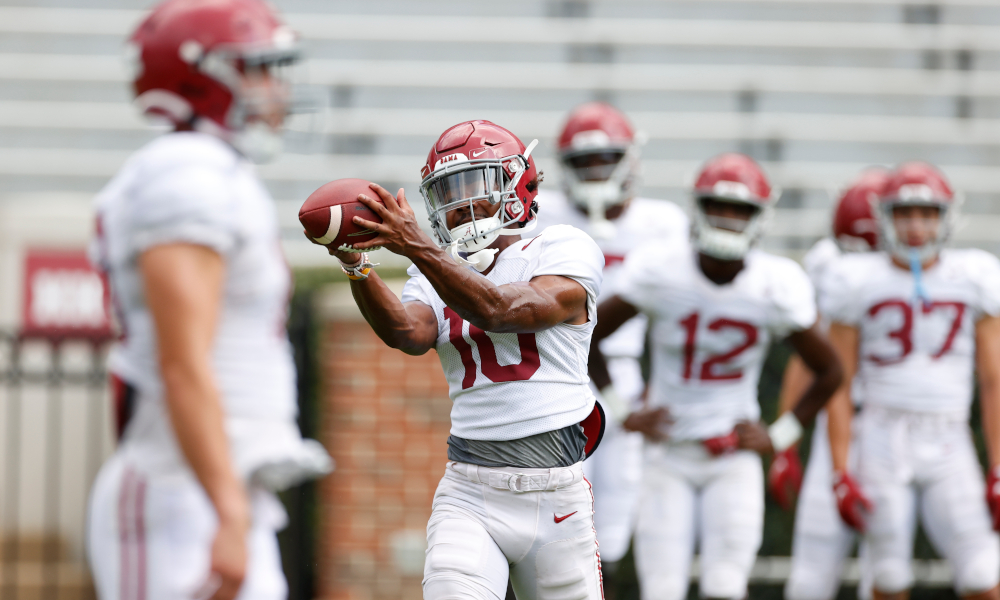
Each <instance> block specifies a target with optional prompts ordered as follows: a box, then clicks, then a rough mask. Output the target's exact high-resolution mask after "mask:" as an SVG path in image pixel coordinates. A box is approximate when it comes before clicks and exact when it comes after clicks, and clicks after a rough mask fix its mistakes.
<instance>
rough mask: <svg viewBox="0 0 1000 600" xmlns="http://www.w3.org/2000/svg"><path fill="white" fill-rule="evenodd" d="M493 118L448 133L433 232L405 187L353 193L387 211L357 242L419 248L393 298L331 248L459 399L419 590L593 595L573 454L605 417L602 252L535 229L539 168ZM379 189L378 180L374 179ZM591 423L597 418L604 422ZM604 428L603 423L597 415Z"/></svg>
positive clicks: (597, 579)
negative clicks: (595, 370) (590, 363)
mask: <svg viewBox="0 0 1000 600" xmlns="http://www.w3.org/2000/svg"><path fill="white" fill-rule="evenodd" d="M533 146H534V143H532V146H531V147H528V148H525V146H524V144H522V143H521V142H520V140H518V139H517V137H515V136H514V134H512V133H511V132H509V131H507V130H506V129H504V128H502V127H498V126H497V125H494V124H493V123H490V122H489V121H469V122H465V123H460V124H458V125H455V126H454V127H452V128H450V129H448V130H447V131H445V132H444V133H443V134H442V135H441V137H440V138H439V139H438V140H437V142H435V144H434V147H432V148H431V151H430V153H429V154H428V155H427V164H426V165H425V166H424V168H423V169H422V171H421V174H422V175H423V181H422V182H421V184H420V189H421V192H422V194H423V196H424V199H425V201H426V203H427V212H428V215H429V216H430V220H431V225H432V227H433V229H434V232H435V234H436V235H437V237H438V242H440V243H436V242H435V241H434V240H432V239H431V238H430V237H428V236H427V235H426V234H425V233H423V231H421V229H420V227H419V226H418V224H417V222H416V219H415V218H414V215H413V210H412V209H411V208H410V205H409V204H408V202H407V200H406V198H405V196H404V194H403V191H402V190H400V191H399V195H398V197H397V198H393V197H392V195H390V194H389V193H387V192H386V191H385V190H383V189H382V188H380V187H378V186H374V185H373V186H372V187H373V189H374V190H375V191H376V192H377V193H378V195H379V197H380V198H381V200H382V202H384V205H383V204H381V203H379V202H375V201H374V200H371V199H369V198H367V197H365V196H360V198H361V199H362V201H363V202H364V203H365V204H367V205H368V206H369V207H370V208H372V210H374V211H375V212H376V213H377V214H378V216H379V217H381V218H382V220H383V222H382V223H381V224H377V223H373V222H370V221H365V220H362V219H360V218H358V217H355V219H354V221H355V223H357V224H358V225H363V226H365V227H368V228H370V229H374V230H375V231H377V232H378V237H377V238H375V239H374V240H371V241H369V242H363V243H360V244H355V245H354V247H355V248H356V249H364V248H371V247H375V246H384V247H385V248H387V249H388V250H390V251H392V252H394V253H397V254H401V255H403V256H406V257H408V258H409V259H410V260H412V261H413V266H412V267H411V268H410V270H409V274H410V280H409V281H408V282H407V284H406V287H405V288H404V290H403V298H402V301H400V299H398V298H397V297H396V296H395V295H394V294H393V293H392V292H391V291H390V290H389V288H388V287H386V285H385V284H384V283H383V282H382V281H381V280H380V279H379V277H378V275H377V274H375V272H374V271H373V270H372V265H371V264H370V263H369V262H368V260H367V257H365V256H364V255H362V256H361V257H360V259H359V257H358V256H357V255H356V254H347V253H345V252H337V256H338V258H340V260H341V262H342V263H343V265H344V268H345V270H346V271H348V274H349V277H350V278H351V290H352V291H353V293H354V298H355V300H356V301H357V304H358V307H359V308H360V309H361V312H362V314H364V316H365V319H367V321H368V323H369V324H370V325H371V326H372V329H374V330H375V333H376V334H378V336H379V337H380V338H382V340H383V341H384V342H385V343H386V344H388V345H389V346H391V347H393V348H398V349H400V350H402V351H403V352H406V353H407V354H414V355H419V354H424V353H426V352H427V351H429V350H431V349H435V350H437V352H438V355H439V357H440V359H441V366H442V367H443V368H444V373H445V377H446V378H447V380H448V384H449V387H450V395H451V399H452V401H453V402H454V405H453V408H452V411H451V421H452V428H451V436H450V437H449V438H448V458H449V462H448V466H447V469H446V471H445V475H444V478H443V479H442V480H441V484H440V485H439V486H438V489H437V492H436V493H435V495H434V505H433V511H432V513H431V518H430V522H429V523H428V525H427V546H428V548H427V559H426V562H425V566H424V582H423V586H424V598H427V599H435V600H437V599H446V598H448V599H450V598H481V599H483V600H494V599H497V598H503V597H504V594H505V592H506V589H507V581H508V577H509V578H510V581H511V583H512V584H513V588H514V591H515V593H516V594H517V597H518V598H520V599H522V600H525V599H527V600H532V599H552V600H555V599H558V598H580V599H584V598H587V599H592V600H597V599H599V598H601V572H600V555H599V553H598V549H597V538H596V534H595V533H594V519H593V496H592V494H591V492H590V484H588V483H587V481H586V480H585V479H584V477H583V466H582V463H581V461H582V460H583V458H584V457H585V454H586V452H587V450H588V446H591V448H590V449H592V446H593V445H594V444H595V443H596V442H597V441H598V439H597V435H596V432H595V433H591V434H590V436H591V437H590V438H588V435H586V434H585V433H584V428H583V427H582V426H581V424H580V423H581V421H584V420H585V419H587V418H588V417H591V416H592V415H593V417H596V418H597V419H598V420H599V419H600V413H599V411H598V409H597V408H596V406H595V398H594V394H593V393H592V392H591V390H590V386H589V381H588V378H587V353H588V350H589V348H590V337H591V332H592V330H593V328H594V322H595V319H596V312H597V295H598V294H599V293H600V287H601V269H602V268H603V267H604V260H603V258H602V256H601V251H600V248H598V247H597V245H596V244H594V242H593V241H592V240H591V239H590V238H589V237H588V236H587V235H586V234H584V233H583V232H582V231H580V230H578V229H575V228H573V227H569V226H558V227H550V228H549V229H548V230H546V232H545V233H543V234H541V235H539V236H537V237H533V238H530V239H523V238H522V237H521V236H522V234H523V233H526V232H528V231H530V229H531V228H533V227H534V226H535V224H536V223H535V210H536V205H535V196H536V194H537V190H538V184H539V181H540V173H538V172H537V171H536V170H535V163H534V159H533V158H531V156H530V152H531V149H532V148H533ZM373 194H374V192H373ZM598 424H599V423H598ZM598 431H599V427H598Z"/></svg>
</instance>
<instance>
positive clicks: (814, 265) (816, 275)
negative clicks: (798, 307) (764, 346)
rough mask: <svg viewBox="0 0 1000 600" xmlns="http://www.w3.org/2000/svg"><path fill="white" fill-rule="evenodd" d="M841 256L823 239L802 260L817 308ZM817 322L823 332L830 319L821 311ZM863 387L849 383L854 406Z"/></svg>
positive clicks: (837, 248) (831, 241)
mask: <svg viewBox="0 0 1000 600" xmlns="http://www.w3.org/2000/svg"><path fill="white" fill-rule="evenodd" d="M842 256H844V251H843V250H841V249H840V246H838V245H837V242H836V240H834V239H833V238H831V237H825V238H823V239H821V240H820V241H818V242H816V243H815V244H813V247H812V248H810V249H809V252H807V253H806V256H805V258H804V259H803V260H802V262H803V265H804V266H805V268H806V273H807V274H808V275H809V280H810V281H812V284H813V287H814V288H815V289H816V296H817V298H816V305H817V306H819V307H821V306H823V302H822V301H821V300H820V299H819V294H820V293H821V292H822V290H823V279H824V277H826V274H827V272H828V271H829V270H830V268H831V266H832V265H834V264H835V263H836V262H837V261H838V260H839V259H840V258H841V257H842ZM819 321H820V326H821V327H822V329H823V331H824V332H825V331H827V330H829V329H830V319H829V318H827V317H826V315H824V314H823V313H822V311H821V312H820V315H819ZM863 387H864V386H863V385H862V382H861V379H860V378H858V377H855V378H854V381H852V382H851V401H852V402H854V405H855V406H860V405H861V397H862V394H863V393H864V392H863Z"/></svg>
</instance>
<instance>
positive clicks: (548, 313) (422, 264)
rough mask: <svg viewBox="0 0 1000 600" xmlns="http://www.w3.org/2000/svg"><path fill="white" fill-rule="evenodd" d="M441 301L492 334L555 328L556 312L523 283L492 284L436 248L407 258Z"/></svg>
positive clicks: (550, 300) (548, 300)
mask: <svg viewBox="0 0 1000 600" xmlns="http://www.w3.org/2000/svg"><path fill="white" fill-rule="evenodd" d="M411 258H412V260H413V262H414V264H416V265H417V268H419V269H420V272H421V273H423V274H424V277H426V278H427V280H428V281H429V282H430V284H431V285H432V286H433V287H434V290H435V291H436V292H437V293H438V295H439V296H440V297H441V300H443V301H444V303H445V304H447V305H448V307H450V308H451V309H452V310H454V311H455V312H456V313H457V314H458V316H460V317H462V319H464V320H466V321H468V322H469V323H470V324H472V325H475V326H476V327H478V328H480V329H482V330H483V331H491V332H495V333H532V332H536V331H541V330H543V329H547V328H549V327H552V326H553V325H557V324H558V323H559V322H561V321H562V319H559V318H556V317H553V315H554V314H557V313H558V312H559V311H558V310H547V309H550V308H555V307H556V302H555V300H554V299H553V298H549V297H546V296H544V295H542V294H540V293H539V292H538V291H536V290H535V289H534V288H532V287H531V286H530V285H528V284H527V283H524V284H523V285H518V284H509V285H499V286H498V285H496V284H495V283H493V282H492V281H490V280H489V279H487V278H485V277H483V276H481V275H479V274H477V273H474V272H473V271H471V270H469V269H468V268H466V267H463V266H461V265H459V264H458V263H456V262H455V261H454V260H453V259H452V258H451V257H450V256H448V255H447V254H445V253H444V251H442V250H441V249H440V248H437V247H436V246H435V247H434V248H433V249H428V250H427V251H422V252H420V253H419V254H415V255H414V256H413V257H411Z"/></svg>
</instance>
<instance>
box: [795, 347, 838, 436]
mask: <svg viewBox="0 0 1000 600" xmlns="http://www.w3.org/2000/svg"><path fill="white" fill-rule="evenodd" d="M843 378H844V374H843V369H842V368H841V366H840V363H839V362H833V363H829V364H826V365H824V367H823V368H822V370H820V371H818V372H816V373H815V377H814V379H813V382H812V385H810V386H809V388H808V389H807V390H806V391H805V393H804V394H802V396H801V398H799V401H798V402H796V403H795V407H794V408H792V413H793V414H794V415H795V418H797V419H798V420H799V423H802V424H803V425H805V424H808V423H811V422H812V420H813V419H815V418H816V415H817V414H818V413H819V411H820V410H822V409H823V407H824V406H826V404H827V402H828V401H829V400H830V399H831V397H833V395H834V394H835V393H836V392H837V388H838V387H840V384H841V382H842V381H843Z"/></svg>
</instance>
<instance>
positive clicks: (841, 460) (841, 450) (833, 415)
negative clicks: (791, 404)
mask: <svg viewBox="0 0 1000 600" xmlns="http://www.w3.org/2000/svg"><path fill="white" fill-rule="evenodd" d="M826 418H827V421H826V428H827V435H828V437H829V440H830V457H831V459H832V461H833V470H834V471H836V472H844V471H846V470H847V457H848V453H849V452H850V446H851V420H852V419H853V418H854V406H853V405H852V404H851V396H850V384H848V385H846V386H844V387H843V388H842V389H840V390H838V391H837V393H836V394H835V395H834V397H833V398H832V399H831V400H830V402H829V403H828V404H827V407H826Z"/></svg>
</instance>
